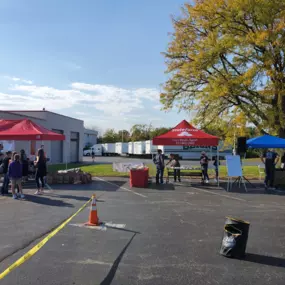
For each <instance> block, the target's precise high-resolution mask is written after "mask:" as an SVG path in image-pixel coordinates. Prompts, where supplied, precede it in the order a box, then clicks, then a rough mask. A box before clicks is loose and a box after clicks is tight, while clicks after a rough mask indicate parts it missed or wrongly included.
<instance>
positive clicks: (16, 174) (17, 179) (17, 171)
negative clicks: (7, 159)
mask: <svg viewBox="0 0 285 285" xmlns="http://www.w3.org/2000/svg"><path fill="white" fill-rule="evenodd" d="M8 175H9V178H10V179H11V190H12V195H13V199H18V196H17V194H16V192H15V187H16V186H18V190H19V195H20V197H21V198H22V199H24V198H25V195H24V194H23V189H22V164H21V162H20V155H19V154H15V155H14V159H13V161H12V162H11V163H10V165H9V169H8Z"/></svg>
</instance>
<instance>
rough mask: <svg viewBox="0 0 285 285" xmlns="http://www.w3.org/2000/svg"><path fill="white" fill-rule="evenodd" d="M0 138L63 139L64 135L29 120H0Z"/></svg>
mask: <svg viewBox="0 0 285 285" xmlns="http://www.w3.org/2000/svg"><path fill="white" fill-rule="evenodd" d="M0 139H1V140H23V141H24V140H37V141H44V140H46V141H55V140H57V141H63V140H65V136H64V135H61V134H58V133H55V132H52V131H50V130H48V129H46V128H44V127H42V126H40V125H37V124H35V123H34V122H33V121H31V120H27V119H25V120H0Z"/></svg>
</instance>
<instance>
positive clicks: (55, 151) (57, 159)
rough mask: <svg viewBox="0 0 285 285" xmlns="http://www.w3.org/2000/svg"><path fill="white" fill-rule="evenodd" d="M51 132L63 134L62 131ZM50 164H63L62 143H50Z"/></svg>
mask: <svg viewBox="0 0 285 285" xmlns="http://www.w3.org/2000/svg"><path fill="white" fill-rule="evenodd" d="M52 131H53V132H55V133H58V134H63V131H62V130H55V129H52ZM51 162H52V163H62V162H63V141H51Z"/></svg>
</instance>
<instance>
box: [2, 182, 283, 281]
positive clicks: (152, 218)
mask: <svg viewBox="0 0 285 285" xmlns="http://www.w3.org/2000/svg"><path fill="white" fill-rule="evenodd" d="M27 192H28V195H27V200H28V201H14V200H12V199H9V198H3V199H0V209H1V210H0V211H1V215H0V217H1V218H0V226H1V240H0V260H1V263H0V271H1V272H2V271H3V270H5V269H6V268H7V267H8V266H9V265H11V264H12V263H13V262H14V261H15V260H17V259H18V258H19V257H20V256H22V255H23V254H24V253H25V252H27V251H28V250H29V249H30V248H31V247H32V246H34V245H35V244H37V243H38V242H39V241H40V237H43V236H45V234H46V233H47V232H48V231H49V230H51V229H52V228H54V227H55V226H56V225H58V224H60V223H61V222H62V221H63V220H64V219H66V218H67V217H68V216H70V215H71V214H72V213H74V212H76V210H77V209H78V208H79V207H81V206H82V205H83V204H84V203H85V202H86V201H87V200H88V199H89V198H90V196H91V194H92V193H96V194H97V196H98V197H99V201H98V202H97V208H98V213H99V217H100V219H101V220H103V221H104V222H109V224H111V225H113V227H107V228H103V227H101V228H97V229H89V228H83V227H81V226H80V225H81V224H82V223H84V222H85V221H87V219H88V213H89V209H88V208H86V209H85V210H83V211H82V212H81V213H79V214H78V215H77V216H76V217H75V218H74V219H73V220H72V221H71V222H70V223H69V224H68V225H67V226H66V227H64V228H63V229H62V230H61V231H60V232H59V233H58V234H56V235H55V236H54V237H53V238H52V239H51V240H50V241H48V243H47V244H46V245H45V246H44V247H43V248H42V249H40V250H39V251H38V252H37V253H36V254H35V255H34V256H33V257H32V258H31V259H29V260H27V261H26V262H25V263H24V264H22V265H21V266H20V267H18V268H16V269H15V270H13V271H12V272H11V273H10V274H8V275H7V276H6V277H5V278H4V279H3V280H1V284H4V285H6V284H23V285H27V284H61V285H62V284H92V285H94V284H143V285H146V284H194V285H195V284H197V285H198V284H199V285H204V284H233V285H236V284H269V283H270V284H280V285H281V284H282V285H283V284H284V280H285V270H284V267H285V253H284V247H285V215H284V210H285V205H284V201H285V197H284V196H280V195H268V194H265V193H264V192H263V190H262V189H259V188H255V189H249V192H248V193H245V192H244V191H243V190H242V189H237V191H236V192H234V193H227V192H225V191H224V190H223V189H221V188H217V187H207V188H202V187H200V186H199V185H196V186H195V187H189V186H183V185H160V186H158V187H157V186H156V185H151V186H150V188H148V189H134V188H133V189H130V188H129V184H128V181H127V180H126V179H123V178H107V180H106V181H102V180H96V181H94V182H93V183H92V184H90V185H72V186H70V185H61V186H56V187H53V189H52V190H51V191H50V192H49V193H47V194H46V195H45V196H41V197H36V198H35V197H34V196H33V195H32V194H31V193H29V190H27ZM29 194H30V195H29ZM226 216H233V217H238V218H241V219H245V220H247V221H249V222H250V223H251V226H250V233H249V239H248V246H247V253H248V254H247V257H246V258H245V259H244V260H237V259H228V258H225V257H223V256H221V255H219V249H220V245H221V240H222V235H223V226H224V222H225V217H226ZM114 227H115V228H114ZM116 227H117V228H116ZM118 227H119V228H118ZM2 229H3V231H2ZM2 232H3V233H4V235H3V234H2ZM23 239H24V242H23Z"/></svg>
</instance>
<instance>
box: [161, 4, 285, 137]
mask: <svg viewBox="0 0 285 285" xmlns="http://www.w3.org/2000/svg"><path fill="white" fill-rule="evenodd" d="M173 24H174V33H173V35H172V40H171V42H170V44H169V47H168V50H167V52H166V53H165V58H166V64H167V66H168V69H167V72H168V73H169V80H168V81H167V82H166V83H165V84H164V92H163V93H162V94H161V102H162V103H163V104H164V107H165V109H170V108H172V107H174V106H178V107H179V108H181V109H187V110H196V112H197V119H198V121H199V123H200V125H201V126H207V125H209V124H215V123H216V124H217V123H218V122H219V120H220V119H221V117H223V116H229V117H230V118H232V116H233V115H236V114H237V115H240V116H244V118H245V119H246V121H247V122H251V123H252V124H254V125H255V126H256V127H257V128H258V130H259V131H260V132H263V133H264V132H273V133H276V134H278V135H279V136H281V137H285V59H284V55H285V1H284V0H270V1H269V0H196V2H195V4H194V5H190V4H185V6H184V7H183V14H182V16H181V17H179V18H176V19H173Z"/></svg>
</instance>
